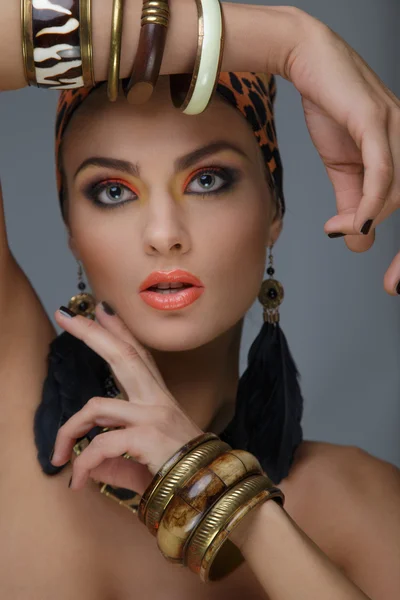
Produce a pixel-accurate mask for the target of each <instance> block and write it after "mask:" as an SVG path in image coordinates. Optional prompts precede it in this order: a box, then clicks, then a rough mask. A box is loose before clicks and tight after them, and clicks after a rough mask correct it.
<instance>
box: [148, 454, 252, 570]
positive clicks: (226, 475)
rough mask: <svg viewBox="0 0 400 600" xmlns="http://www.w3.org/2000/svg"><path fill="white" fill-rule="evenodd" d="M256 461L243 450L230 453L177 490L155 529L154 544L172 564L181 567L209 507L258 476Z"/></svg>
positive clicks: (218, 458) (219, 457)
mask: <svg viewBox="0 0 400 600" xmlns="http://www.w3.org/2000/svg"><path fill="white" fill-rule="evenodd" d="M262 472H263V471H262V467H261V465H260V463H259V461H258V460H257V458H256V457H255V456H254V455H253V454H250V453H249V452H246V451H245V450H230V451H228V452H224V454H222V455H220V456H218V457H217V458H215V459H214V460H213V461H212V462H211V463H210V464H209V465H207V466H206V467H203V468H202V469H200V470H199V471H198V472H197V473H195V474H194V475H193V476H192V477H191V478H190V479H189V480H187V481H186V482H185V483H184V484H183V486H182V487H181V489H179V490H178V491H177V492H176V494H175V496H174V497H173V498H172V500H171V502H170V503H169V504H168V507H167V509H166V510H165V512H164V514H163V516H162V519H161V522H160V525H159V527H158V530H157V544H158V548H159V550H160V551H161V553H162V554H163V556H164V557H165V558H166V559H167V560H168V561H169V562H172V563H178V564H183V557H184V554H185V547H186V545H187V543H188V540H189V539H190V536H191V535H192V534H193V532H194V530H195V529H196V527H197V525H198V524H199V523H200V521H201V520H202V519H203V518H204V517H205V515H206V513H207V512H208V511H209V509H210V508H211V507H212V505H213V504H214V503H215V502H216V501H217V500H218V499H219V498H220V497H221V496H222V495H223V494H225V492H226V491H227V490H228V489H229V488H230V487H231V486H233V485H235V484H236V483H238V482H239V481H241V480H242V479H244V478H245V477H247V476H249V475H256V474H258V475H259V474H261V473H262Z"/></svg>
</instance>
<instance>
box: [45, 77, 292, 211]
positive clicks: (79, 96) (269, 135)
mask: <svg viewBox="0 0 400 600" xmlns="http://www.w3.org/2000/svg"><path fill="white" fill-rule="evenodd" d="M102 84H103V82H102V83H99V84H97V85H96V86H95V87H92V88H83V87H82V88H77V89H71V90H66V91H62V92H61V93H60V97H59V101H58V106H57V119H56V148H55V150H56V170H57V187H58V194H59V198H60V204H61V208H62V202H63V182H62V176H61V162H60V146H61V142H62V139H63V136H64V133H65V130H66V128H67V126H68V123H69V121H70V120H71V117H72V115H73V113H74V112H75V110H76V109H77V108H78V107H79V106H80V104H81V103H82V102H83V101H84V100H85V98H87V97H88V95H89V94H90V93H91V92H92V91H93V90H95V89H96V88H97V87H99V86H100V85H102ZM216 92H217V93H218V94H220V95H221V96H222V97H223V98H224V99H225V100H226V101H227V102H229V103H230V104H232V105H233V106H234V107H235V108H237V109H238V110H239V111H240V112H241V113H242V115H243V116H244V117H245V119H246V120H247V122H248V123H249V125H250V126H251V128H252V130H253V132H254V135H255V136H256V139H257V142H258V144H259V146H260V149H261V152H262V155H263V159H264V162H265V165H266V167H267V173H268V174H269V175H270V183H271V187H272V188H273V191H274V192H275V195H276V198H277V200H278V202H279V205H280V209H281V215H282V216H283V215H284V213H285V198H284V194H283V168H282V162H281V157H280V153H279V147H278V141H277V135H276V129H275V122H274V109H273V105H274V101H275V97H276V80H275V76H274V75H273V74H268V73H251V72H241V73H239V72H235V73H233V72H223V73H221V74H220V77H219V80H218V84H217V87H216Z"/></svg>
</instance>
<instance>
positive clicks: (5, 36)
mask: <svg viewBox="0 0 400 600" xmlns="http://www.w3.org/2000/svg"><path fill="white" fill-rule="evenodd" d="M20 4H21V3H20V0H0V90H11V89H18V88H22V87H24V86H25V85H26V82H25V78H24V69H23V60H22V42H21V15H20ZM112 4H113V0H96V1H95V2H93V23H92V26H93V54H94V71H95V77H96V81H103V80H105V79H106V78H107V70H108V60H109V43H110V33H111V13H112ZM142 5H143V2H142V0H133V1H132V2H126V3H125V11H124V30H123V39H122V53H121V77H122V78H125V77H128V76H129V75H130V72H131V69H132V65H133V60H134V57H135V54H136V48H137V43H138V40H139V32H140V15H141V10H142ZM170 7H171V20H170V28H169V31H168V36H167V44H166V48H165V54H164V59H163V63H162V68H161V73H162V74H169V73H187V72H190V71H191V69H192V67H193V64H194V61H195V56H196V48H197V9H196V3H195V2H194V0H191V1H188V0H170ZM223 13H224V20H225V27H226V31H225V49H224V57H223V62H222V70H223V71H267V72H271V73H276V74H278V75H282V76H284V75H285V73H284V70H285V64H286V61H287V58H288V56H289V55H290V52H291V50H292V49H293V48H294V47H295V46H296V45H297V44H298V43H299V41H301V39H302V37H304V36H305V35H306V31H307V29H308V28H309V27H312V26H314V24H315V23H317V22H318V21H316V19H314V18H313V17H311V16H310V15H308V14H307V13H305V12H303V11H300V10H298V9H296V8H293V7H286V6H283V7H279V6H278V7H269V6H253V5H248V4H232V3H227V2H226V3H225V2H224V3H223Z"/></svg>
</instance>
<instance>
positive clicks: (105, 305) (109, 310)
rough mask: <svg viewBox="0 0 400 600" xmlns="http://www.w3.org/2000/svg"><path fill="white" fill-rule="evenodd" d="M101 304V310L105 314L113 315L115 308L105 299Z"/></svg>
mask: <svg viewBox="0 0 400 600" xmlns="http://www.w3.org/2000/svg"><path fill="white" fill-rule="evenodd" d="M101 306H102V307H103V310H104V312H105V313H106V314H107V315H110V316H111V317H113V316H114V315H115V310H114V309H113V308H111V306H110V305H109V304H108V302H106V301H105V300H103V302H102V303H101Z"/></svg>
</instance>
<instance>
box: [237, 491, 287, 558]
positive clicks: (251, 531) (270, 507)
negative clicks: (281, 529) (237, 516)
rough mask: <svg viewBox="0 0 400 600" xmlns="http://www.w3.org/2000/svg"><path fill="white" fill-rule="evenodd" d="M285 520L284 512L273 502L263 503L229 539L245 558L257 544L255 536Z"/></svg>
mask: <svg viewBox="0 0 400 600" xmlns="http://www.w3.org/2000/svg"><path fill="white" fill-rule="evenodd" d="M285 518H287V517H286V512H285V510H284V509H283V508H282V507H281V506H279V505H278V503H277V502H275V501H274V500H267V501H266V502H263V503H262V504H260V505H259V506H257V507H256V508H254V509H253V510H252V511H250V512H249V513H248V514H247V515H246V516H245V517H244V519H242V521H241V522H240V523H239V525H238V526H237V527H235V529H234V530H233V531H232V532H231V533H230V534H229V539H230V540H231V541H232V542H233V543H234V544H235V545H236V546H237V547H238V548H239V550H240V551H241V553H242V554H243V556H244V557H245V558H246V555H247V553H248V552H249V551H250V550H251V548H252V546H253V545H254V543H256V544H257V541H256V538H257V534H259V532H260V531H262V530H263V529H266V530H267V531H268V528H269V527H273V526H275V525H276V524H277V525H278V526H279V523H280V522H281V521H282V520H283V519H285Z"/></svg>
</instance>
